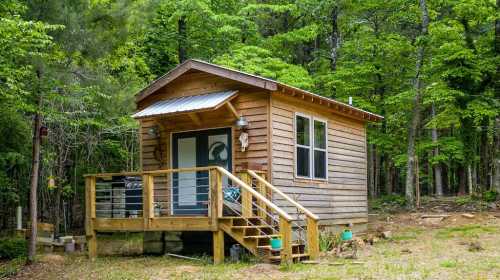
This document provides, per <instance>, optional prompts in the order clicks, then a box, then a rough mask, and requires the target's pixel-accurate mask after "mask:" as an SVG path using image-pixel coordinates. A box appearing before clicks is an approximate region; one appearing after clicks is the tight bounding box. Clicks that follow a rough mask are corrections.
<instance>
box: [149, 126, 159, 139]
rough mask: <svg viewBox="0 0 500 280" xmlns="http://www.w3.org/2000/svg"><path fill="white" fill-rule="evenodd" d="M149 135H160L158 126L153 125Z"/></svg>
mask: <svg viewBox="0 0 500 280" xmlns="http://www.w3.org/2000/svg"><path fill="white" fill-rule="evenodd" d="M148 135H149V136H151V137H158V126H157V125H155V126H152V127H150V128H149V129H148Z"/></svg>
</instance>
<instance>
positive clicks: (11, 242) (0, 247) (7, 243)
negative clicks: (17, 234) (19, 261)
mask: <svg viewBox="0 0 500 280" xmlns="http://www.w3.org/2000/svg"><path fill="white" fill-rule="evenodd" d="M27 246H28V245H27V242H26V240H24V239H21V238H5V239H0V259H8V260H11V259H15V258H19V257H24V256H26V251H27V248H28V247H27Z"/></svg>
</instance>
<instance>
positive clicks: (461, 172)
mask: <svg viewBox="0 0 500 280" xmlns="http://www.w3.org/2000/svg"><path fill="white" fill-rule="evenodd" d="M457 173H458V195H465V185H466V176H465V167H464V166H463V165H460V166H459V167H458V170H457Z"/></svg>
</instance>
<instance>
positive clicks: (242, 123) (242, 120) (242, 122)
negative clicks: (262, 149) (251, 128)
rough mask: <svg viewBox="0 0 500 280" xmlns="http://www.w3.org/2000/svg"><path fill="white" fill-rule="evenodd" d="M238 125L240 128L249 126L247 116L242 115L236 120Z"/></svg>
mask: <svg viewBox="0 0 500 280" xmlns="http://www.w3.org/2000/svg"><path fill="white" fill-rule="evenodd" d="M236 127H237V128H238V129H239V130H244V129H246V128H247V127H248V121H247V120H246V119H245V117H243V116H240V118H239V119H238V120H237V121H236Z"/></svg>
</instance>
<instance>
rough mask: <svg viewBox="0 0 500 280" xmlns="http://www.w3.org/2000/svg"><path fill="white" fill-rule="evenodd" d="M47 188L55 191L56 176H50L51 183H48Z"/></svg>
mask: <svg viewBox="0 0 500 280" xmlns="http://www.w3.org/2000/svg"><path fill="white" fill-rule="evenodd" d="M47 188H48V189H49V190H53V189H55V188H56V180H55V179H54V176H52V175H51V176H49V182H48V183H47Z"/></svg>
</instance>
